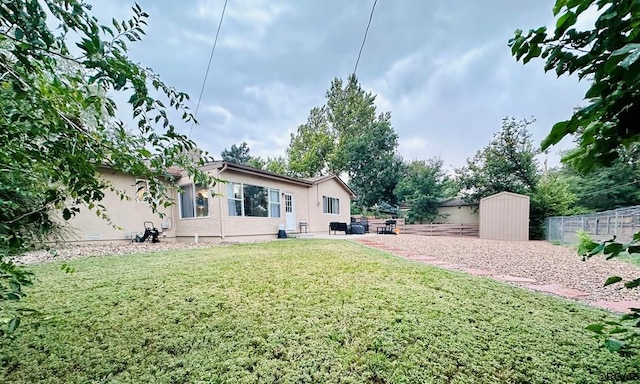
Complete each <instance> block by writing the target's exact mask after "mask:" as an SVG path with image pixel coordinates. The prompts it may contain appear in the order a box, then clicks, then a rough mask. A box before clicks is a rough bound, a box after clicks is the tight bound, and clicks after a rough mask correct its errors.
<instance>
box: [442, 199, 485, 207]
mask: <svg viewBox="0 0 640 384" xmlns="http://www.w3.org/2000/svg"><path fill="white" fill-rule="evenodd" d="M475 205H478V203H475V204H474V203H468V202H466V201H464V200H463V199H460V198H457V199H449V200H443V201H441V202H440V203H438V206H439V207H466V206H475Z"/></svg>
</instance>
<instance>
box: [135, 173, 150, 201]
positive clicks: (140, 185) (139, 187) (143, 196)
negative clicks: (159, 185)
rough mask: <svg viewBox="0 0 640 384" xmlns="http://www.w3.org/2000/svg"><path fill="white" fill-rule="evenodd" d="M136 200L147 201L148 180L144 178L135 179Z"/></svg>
mask: <svg viewBox="0 0 640 384" xmlns="http://www.w3.org/2000/svg"><path fill="white" fill-rule="evenodd" d="M135 188H136V201H137V202H139V203H148V202H149V182H148V181H147V180H145V179H136V184H135Z"/></svg>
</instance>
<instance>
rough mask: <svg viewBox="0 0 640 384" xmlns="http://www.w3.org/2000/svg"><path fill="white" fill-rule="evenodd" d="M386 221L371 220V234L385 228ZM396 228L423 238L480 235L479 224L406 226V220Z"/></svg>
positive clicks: (397, 221)
mask: <svg viewBox="0 0 640 384" xmlns="http://www.w3.org/2000/svg"><path fill="white" fill-rule="evenodd" d="M385 221H387V220H386V219H369V233H376V228H378V227H383V226H384V225H385ZM396 227H397V228H398V229H399V230H400V233H401V234H408V235H421V236H471V237H478V236H479V235H480V225H479V224H406V223H405V221H404V219H397V220H396Z"/></svg>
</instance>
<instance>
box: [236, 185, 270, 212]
mask: <svg viewBox="0 0 640 384" xmlns="http://www.w3.org/2000/svg"><path fill="white" fill-rule="evenodd" d="M227 199H228V203H229V216H250V217H280V190H278V189H272V188H266V187H260V186H257V185H250V184H240V183H229V184H228V187H227Z"/></svg>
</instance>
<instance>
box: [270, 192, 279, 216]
mask: <svg viewBox="0 0 640 384" xmlns="http://www.w3.org/2000/svg"><path fill="white" fill-rule="evenodd" d="M269 212H270V215H269V216H271V217H280V191H279V190H277V189H270V190H269Z"/></svg>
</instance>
